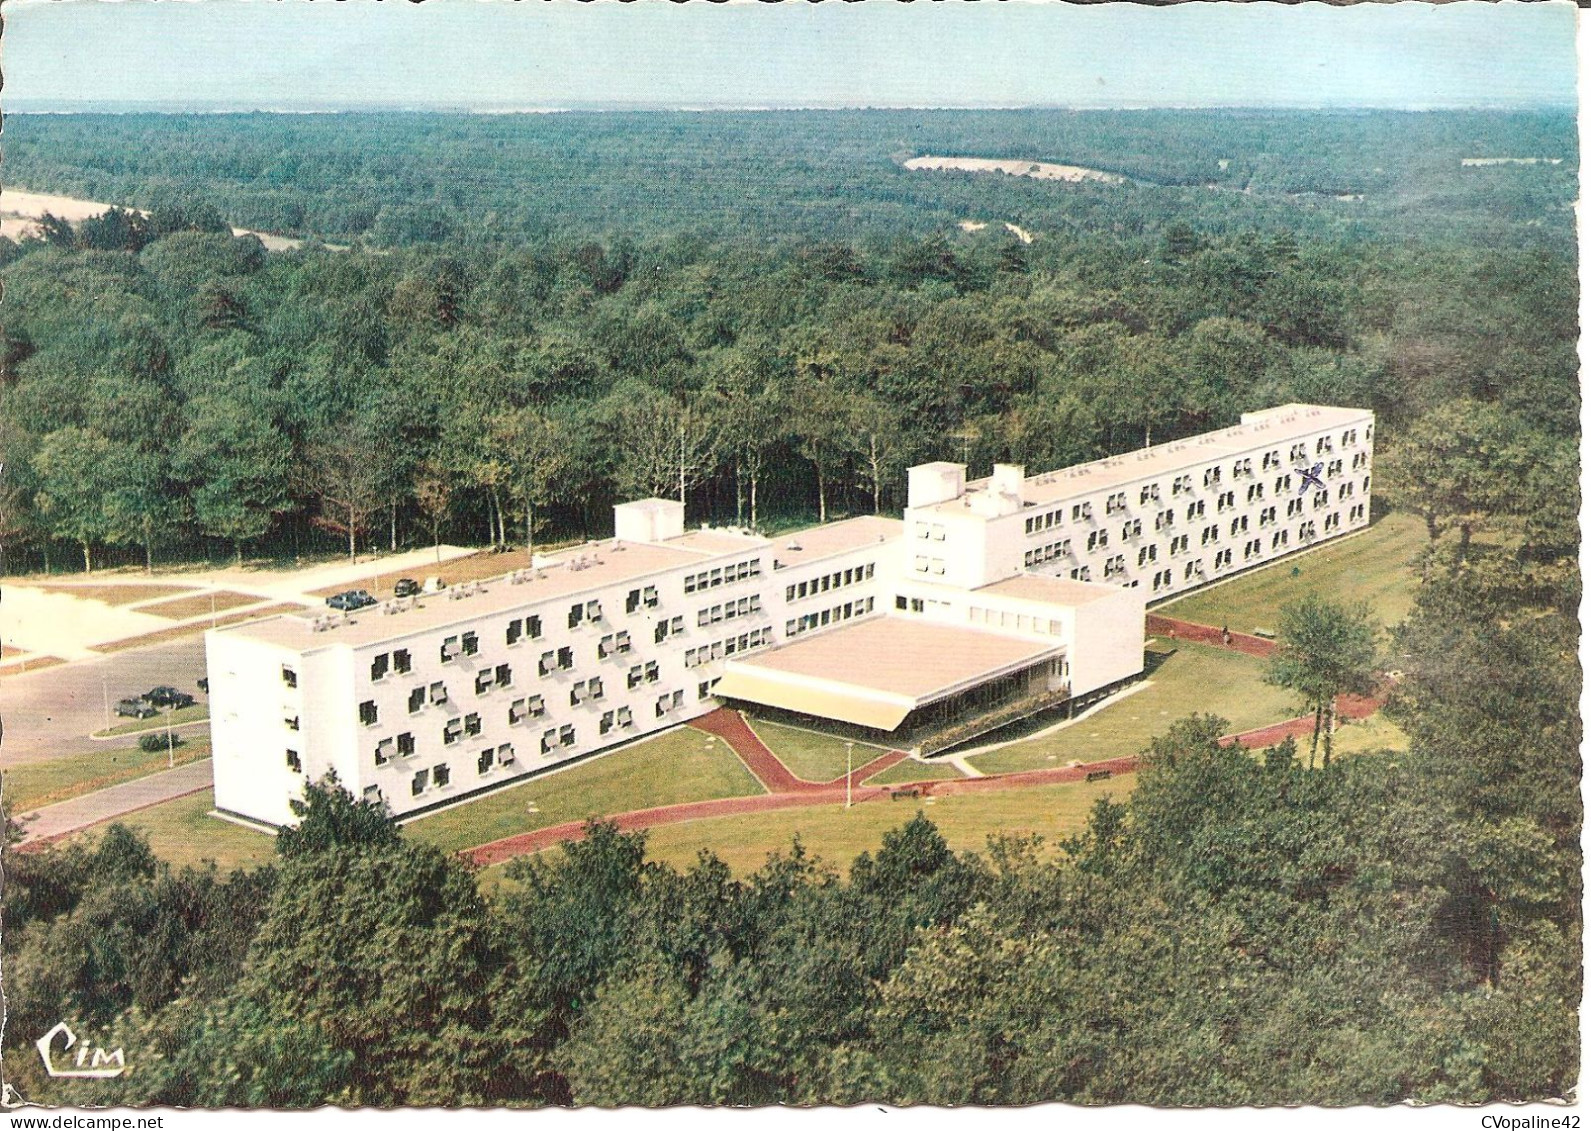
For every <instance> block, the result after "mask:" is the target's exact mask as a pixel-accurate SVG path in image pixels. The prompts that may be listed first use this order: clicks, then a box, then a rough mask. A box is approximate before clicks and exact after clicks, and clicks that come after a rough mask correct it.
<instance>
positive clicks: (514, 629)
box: [506, 620, 525, 644]
mask: <svg viewBox="0 0 1591 1131" xmlns="http://www.w3.org/2000/svg"><path fill="white" fill-rule="evenodd" d="M524 634H525V622H524V621H523V620H511V621H509V622H508V632H507V634H506V639H507V642H508V643H509V644H518V643H519V638H520V637H521V636H523V635H524Z"/></svg>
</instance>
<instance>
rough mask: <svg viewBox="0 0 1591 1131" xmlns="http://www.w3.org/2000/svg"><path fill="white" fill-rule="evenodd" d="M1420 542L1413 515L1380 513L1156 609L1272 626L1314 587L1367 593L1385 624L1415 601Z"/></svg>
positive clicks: (1340, 595) (1345, 595)
mask: <svg viewBox="0 0 1591 1131" xmlns="http://www.w3.org/2000/svg"><path fill="white" fill-rule="evenodd" d="M1425 542H1426V537H1425V528H1424V526H1423V525H1422V524H1421V522H1420V520H1419V519H1418V518H1415V517H1413V516H1412V515H1406V514H1389V515H1385V516H1384V517H1382V518H1381V519H1380V520H1379V521H1377V522H1376V523H1375V525H1373V526H1371V527H1370V528H1369V529H1368V530H1366V531H1365V532H1364V533H1362V534H1356V535H1354V536H1353V537H1351V538H1347V539H1344V540H1342V541H1340V542H1330V543H1327V544H1326V545H1324V546H1322V547H1320V548H1319V549H1317V550H1312V551H1310V552H1309V553H1306V554H1297V555H1294V556H1292V557H1289V558H1284V559H1282V560H1281V561H1279V562H1276V563H1274V564H1273V565H1268V566H1265V567H1263V568H1261V569H1256V570H1254V571H1253V572H1252V573H1246V574H1243V575H1241V576H1239V577H1237V578H1235V579H1234V580H1232V581H1228V582H1226V583H1225V584H1222V585H1217V586H1213V587H1211V588H1209V589H1202V590H1200V591H1199V592H1197V593H1191V594H1189V595H1188V596H1186V597H1182V598H1179V599H1178V600H1175V601H1169V602H1167V603H1166V604H1164V605H1157V606H1156V607H1155V609H1154V612H1157V613H1161V614H1163V615H1165V616H1168V617H1176V618H1177V619H1179V620H1187V621H1192V622H1194V623H1195V624H1213V625H1222V624H1224V625H1228V626H1230V627H1231V628H1232V630H1233V631H1234V632H1249V631H1252V630H1253V629H1254V628H1270V629H1274V628H1275V627H1276V625H1277V622H1278V620H1279V619H1280V617H1281V607H1282V606H1283V605H1285V604H1288V603H1290V602H1293V601H1297V600H1299V599H1300V598H1302V597H1303V596H1304V595H1305V594H1308V593H1317V594H1319V595H1320V596H1322V597H1327V598H1330V599H1331V600H1333V601H1339V602H1350V603H1351V602H1356V601H1366V602H1368V603H1369V605H1370V612H1371V615H1372V616H1374V617H1375V618H1376V619H1377V620H1379V621H1380V622H1381V623H1382V624H1387V625H1391V624H1396V623H1397V622H1399V621H1401V620H1402V619H1403V618H1404V617H1405V616H1407V615H1408V613H1409V610H1410V609H1411V608H1412V607H1413V606H1414V590H1415V586H1416V578H1415V574H1414V570H1413V568H1412V566H1411V565H1410V564H1409V563H1410V562H1411V561H1412V560H1413V559H1414V557H1415V555H1416V554H1418V553H1419V552H1420V550H1421V549H1422V548H1423V547H1424V545H1425ZM1295 570H1296V571H1297V573H1296V574H1295V573H1294V571H1295Z"/></svg>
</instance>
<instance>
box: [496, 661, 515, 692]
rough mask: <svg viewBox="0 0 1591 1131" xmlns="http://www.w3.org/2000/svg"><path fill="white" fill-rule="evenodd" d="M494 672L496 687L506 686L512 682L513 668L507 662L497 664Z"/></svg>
mask: <svg viewBox="0 0 1591 1131" xmlns="http://www.w3.org/2000/svg"><path fill="white" fill-rule="evenodd" d="M494 674H495V675H496V677H497V686H498V687H507V686H509V685H510V684H511V683H513V682H514V669H513V668H510V667H509V666H508V665H507V664H498V665H497V670H496V672H495V673H494Z"/></svg>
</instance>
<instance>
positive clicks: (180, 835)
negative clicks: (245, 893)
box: [71, 789, 276, 872]
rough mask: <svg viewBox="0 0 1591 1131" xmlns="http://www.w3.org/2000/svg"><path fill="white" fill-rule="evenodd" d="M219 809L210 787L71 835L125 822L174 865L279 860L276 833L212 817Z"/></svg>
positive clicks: (226, 866)
mask: <svg viewBox="0 0 1591 1131" xmlns="http://www.w3.org/2000/svg"><path fill="white" fill-rule="evenodd" d="M214 808H215V795H214V794H213V793H211V791H210V790H208V789H205V790H201V791H200V792H198V793H193V794H189V795H188V796H187V797H179V798H177V799H176V800H175V801H164V802H161V803H160V804H159V805H151V806H150V807H149V808H147V809H139V810H137V811H135V812H132V813H128V814H125V815H124V816H121V817H118V818H116V819H115V820H114V821H107V822H105V823H104V824H103V825H95V826H94V827H93V828H91V829H85V830H83V831H82V832H80V833H77V834H75V835H74V836H73V837H72V838H71V839H73V840H78V839H82V838H87V839H90V840H92V839H93V838H95V837H98V836H99V835H100V834H101V833H103V832H104V831H105V830H106V829H107V828H109V827H110V826H111V825H113V824H114V825H124V826H126V827H127V828H129V829H132V830H134V831H135V832H139V833H142V834H143V835H144V836H146V837H148V838H149V847H150V850H151V851H153V852H154V854H155V855H156V856H157V857H158V858H160V859H161V860H164V861H166V863H168V864H170V865H171V866H172V867H173V868H182V867H185V866H188V865H193V866H198V865H200V864H203V863H204V862H205V861H206V860H213V861H215V864H216V867H217V868H219V869H221V871H223V872H228V871H231V870H232V869H234V868H254V867H258V866H259V865H261V864H265V863H268V862H270V861H271V860H274V859H275V858H276V839H275V838H274V837H272V836H271V835H270V834H268V833H262V832H257V831H255V830H254V829H246V828H244V827H242V826H241V825H235V824H233V823H232V822H231V821H223V820H221V819H220V818H219V817H212V816H210V811H211V810H212V809H214Z"/></svg>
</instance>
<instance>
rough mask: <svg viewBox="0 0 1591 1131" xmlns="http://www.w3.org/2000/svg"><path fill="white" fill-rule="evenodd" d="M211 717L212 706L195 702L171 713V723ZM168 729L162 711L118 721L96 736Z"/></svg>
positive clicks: (108, 736) (191, 721)
mask: <svg viewBox="0 0 1591 1131" xmlns="http://www.w3.org/2000/svg"><path fill="white" fill-rule="evenodd" d="M209 717H210V707H209V705H208V704H206V703H195V704H193V706H191V707H182V708H180V709H178V710H176V711H173V712H172V713H171V725H172V726H174V727H175V726H181V725H182V724H183V723H196V722H199V721H200V720H202V719H208V718H209ZM165 729H166V716H165V712H161V713H160V714H158V715H156V716H155V717H154V718H152V719H129V720H128V721H127V722H125V723H118V724H117V725H115V726H113V727H111V728H110V729H109V730H97V731H95V732H94V737H95V738H111V737H113V736H115V735H121V734H153V733H156V732H158V731H164V730H165Z"/></svg>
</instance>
